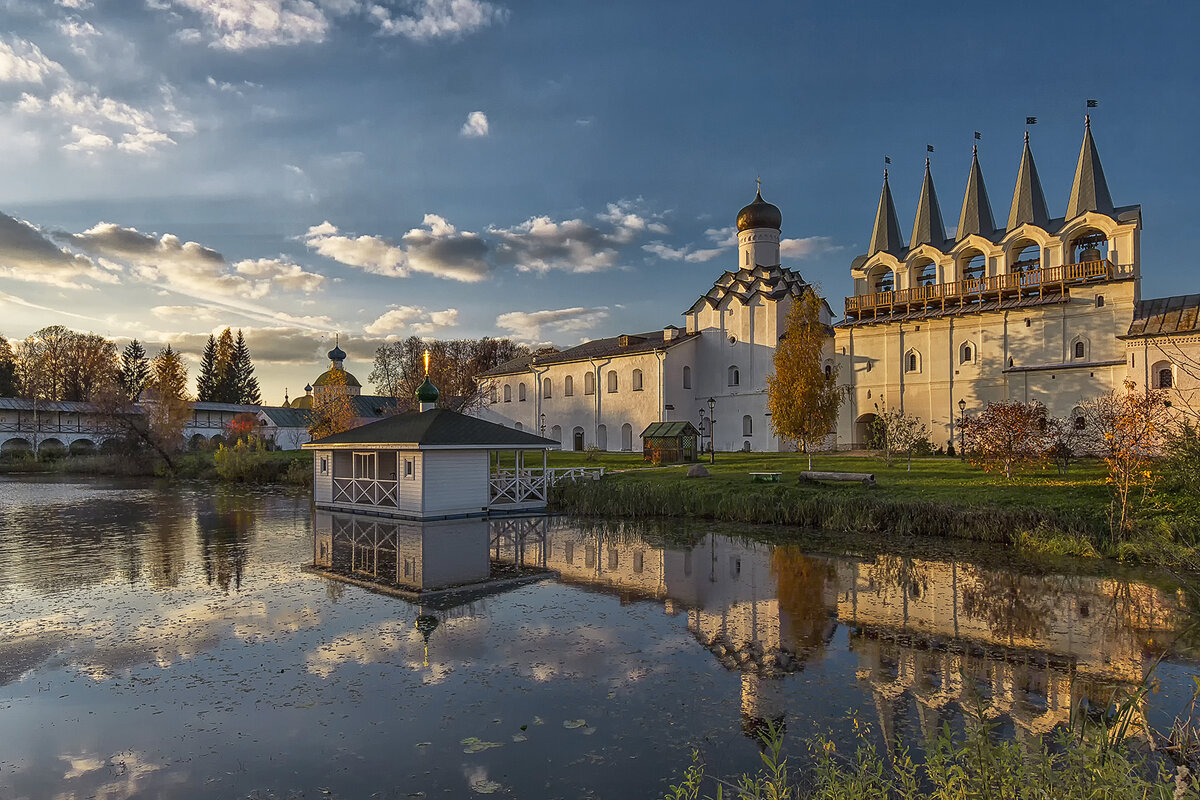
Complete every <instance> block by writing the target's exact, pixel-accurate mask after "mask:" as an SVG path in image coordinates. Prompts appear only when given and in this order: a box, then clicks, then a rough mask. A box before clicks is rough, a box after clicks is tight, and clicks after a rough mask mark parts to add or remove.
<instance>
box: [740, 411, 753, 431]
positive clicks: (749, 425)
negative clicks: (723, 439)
mask: <svg viewBox="0 0 1200 800" xmlns="http://www.w3.org/2000/svg"><path fill="white" fill-rule="evenodd" d="M753 435H754V419H753V418H752V417H751V416H750V415H749V414H746V415H745V416H744V417H742V436H753Z"/></svg>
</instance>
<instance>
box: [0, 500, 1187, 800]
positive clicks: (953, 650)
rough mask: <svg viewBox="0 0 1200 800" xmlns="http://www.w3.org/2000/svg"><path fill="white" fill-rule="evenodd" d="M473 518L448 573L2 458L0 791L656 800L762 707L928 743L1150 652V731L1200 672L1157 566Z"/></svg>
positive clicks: (262, 514)
mask: <svg viewBox="0 0 1200 800" xmlns="http://www.w3.org/2000/svg"><path fill="white" fill-rule="evenodd" d="M683 524H684V523H673V525H675V526H676V529H675V530H672V531H670V533H671V534H672V536H671V537H670V539H671V540H678V538H679V537H678V534H679V530H678V526H680V525H683ZM480 525H482V527H476V528H471V527H470V526H466V527H459V528H456V529H455V531H456V532H454V533H453V536H457V537H465V538H463V541H468V540H469V542H470V544H469V545H464V548H465V549H464V552H468V551H469V552H470V553H471V554H472V555H471V559H473V561H471V564H473V566H467V567H464V566H462V565H461V564H456V563H455V562H448V561H447V559H446V557H445V549H446V548H445V543H446V542H447V541H450V540H451V539H450V538H448V537H447V536H436V535H430V534H431V532H432V533H436V531H426V532H424V533H421V532H420V531H416V532H414V531H413V530H412V528H411V527H409V528H405V527H404V526H394V525H389V524H388V523H386V522H381V521H380V520H376V519H370V518H348V517H339V516H334V515H314V514H313V512H312V511H311V510H310V504H309V500H308V497H307V495H304V494H287V493H282V492H279V491H261V492H254V491H236V490H226V489H214V488H212V487H195V488H187V487H185V488H179V487H157V486H152V485H147V484H139V483H117V482H111V481H87V482H80V481H77V480H44V479H0V721H2V722H0V800H13V799H14V798H38V799H40V798H49V797H55V798H58V797H62V798H85V797H100V798H106V799H107V800H117V799H118V798H128V797H138V798H159V797H164V798H165V797H170V798H218V797H228V798H237V797H258V798H271V797H277V798H284V797H299V796H305V797H322V796H334V797H347V798H349V797H380V798H391V797H396V798H404V797H467V796H473V795H474V794H495V795H497V796H509V797H521V798H554V797H562V798H576V797H604V798H626V797H654V796H657V795H658V794H660V793H661V791H662V790H663V789H664V788H665V786H666V785H667V781H668V780H669V779H672V778H675V777H677V776H678V775H679V774H680V772H681V771H682V769H683V768H684V767H685V766H686V765H687V764H688V763H689V760H690V750H691V748H692V746H697V747H699V748H700V749H701V750H702V751H703V753H704V755H705V758H706V760H707V762H708V764H709V766H710V767H711V768H712V769H713V770H714V771H716V772H723V773H729V772H733V771H735V770H744V769H753V768H756V766H757V761H758V753H759V751H758V748H757V746H756V744H755V742H754V740H753V734H754V732H755V731H756V730H757V729H759V728H761V726H762V725H763V724H764V723H765V722H766V721H768V720H770V721H775V722H782V723H784V724H785V725H786V730H787V737H788V741H789V743H790V746H789V749H790V751H791V752H793V753H796V754H802V753H803V744H802V742H803V740H804V738H805V737H807V736H809V735H812V734H814V733H816V732H826V731H828V732H832V734H833V735H834V736H835V738H839V739H844V738H845V737H846V736H848V735H849V734H848V731H849V729H850V725H849V718H850V716H851V715H854V716H856V717H857V718H858V719H859V720H860V721H861V722H862V723H865V724H869V725H870V726H871V730H872V731H873V732H874V734H875V735H876V736H886V737H887V738H888V739H889V740H894V739H895V738H896V737H899V738H900V739H902V740H904V741H908V742H912V743H918V742H919V741H920V740H921V737H922V735H923V732H927V731H930V730H933V729H934V728H935V727H937V726H938V725H940V724H941V723H942V722H949V723H950V724H951V725H956V724H961V720H962V715H963V710H964V708H975V709H981V710H982V711H983V712H984V713H986V714H987V715H988V716H989V717H990V718H992V719H994V720H995V721H996V722H997V724H999V725H1000V726H1001V728H1002V730H1003V731H1005V732H1007V733H1008V734H1009V735H1012V736H1016V737H1018V738H1021V737H1027V736H1028V735H1029V734H1030V733H1039V732H1043V731H1046V730H1050V729H1052V728H1053V727H1054V726H1055V725H1056V724H1058V723H1061V722H1063V721H1064V720H1065V719H1066V718H1067V716H1068V715H1069V713H1070V709H1071V707H1072V704H1073V703H1079V702H1092V703H1103V702H1104V700H1105V699H1106V698H1107V697H1108V696H1109V693H1110V692H1111V691H1112V690H1113V689H1114V687H1118V688H1119V687H1121V686H1131V685H1134V684H1137V683H1138V682H1140V681H1142V680H1143V678H1144V677H1145V676H1146V674H1147V671H1148V670H1149V669H1150V666H1151V664H1153V663H1154V662H1155V661H1156V660H1157V659H1158V658H1159V656H1160V655H1162V654H1163V653H1164V652H1170V653H1171V655H1170V656H1169V657H1168V658H1167V659H1166V660H1164V661H1163V662H1162V663H1161V664H1159V666H1158V667H1157V669H1156V671H1155V678H1156V680H1157V681H1158V682H1159V683H1160V685H1161V691H1159V692H1158V693H1156V694H1154V695H1152V697H1151V699H1150V700H1149V701H1148V703H1147V704H1146V706H1145V707H1144V708H1143V711H1142V713H1143V714H1144V715H1145V717H1146V718H1147V719H1148V720H1149V722H1150V723H1151V724H1157V725H1165V724H1167V723H1169V721H1170V720H1171V719H1172V718H1173V716H1174V715H1175V714H1176V713H1178V712H1179V711H1181V710H1182V709H1183V708H1184V707H1185V706H1186V704H1187V701H1188V700H1190V697H1191V695H1190V688H1189V687H1190V686H1191V675H1193V674H1196V673H1197V672H1198V671H1200V670H1198V668H1197V665H1196V662H1194V661H1193V660H1191V659H1190V658H1189V657H1188V655H1187V654H1186V653H1181V652H1179V650H1180V648H1173V647H1172V645H1173V643H1174V640H1175V638H1176V635H1177V632H1178V631H1180V630H1181V629H1182V628H1183V627H1184V626H1185V625H1187V624H1188V622H1189V621H1190V612H1189V609H1188V607H1187V606H1188V603H1187V601H1186V600H1185V595H1184V594H1183V593H1182V592H1180V591H1179V590H1178V589H1177V588H1176V587H1175V585H1174V584H1173V583H1172V582H1171V580H1170V579H1169V578H1167V577H1164V576H1156V575H1149V574H1144V573H1119V574H1118V573H1115V572H1112V571H1111V569H1112V568H1111V567H1109V568H1108V569H1109V570H1110V571H1109V572H1107V573H1097V572H1096V571H1095V570H1097V569H1098V566H1097V565H1095V564H1091V565H1071V564H1063V563H1058V564H1055V565H1052V566H1051V565H1045V564H1041V565H1039V564H1026V563H1016V562H1015V561H1014V559H1013V557H1012V556H1011V554H1007V553H1002V552H991V553H990V552H988V551H987V550H986V549H981V548H980V547H978V546H976V545H972V546H971V547H969V548H957V549H956V548H955V547H954V546H947V545H945V544H939V543H911V542H910V543H906V544H905V545H904V546H903V547H899V546H891V547H879V546H869V545H865V544H859V545H856V546H854V547H853V553H852V554H850V555H847V554H845V552H846V546H845V543H844V542H843V543H842V544H841V545H840V550H839V551H835V550H834V548H833V547H831V546H830V545H829V544H828V543H825V544H820V543H816V544H812V545H808V544H806V545H803V546H795V545H793V546H786V547H782V546H781V547H771V546H768V545H764V544H761V543H756V542H755V541H753V540H752V539H751V538H748V537H746V536H745V534H746V532H747V531H745V530H738V529H733V528H723V527H722V528H718V527H711V526H709V527H702V526H693V527H692V528H691V530H689V531H688V533H689V534H691V535H693V536H694V539H692V541H697V542H698V544H696V545H694V546H688V547H685V546H663V545H661V544H658V543H660V542H663V541H666V540H667V539H666V538H664V536H663V533H664V530H663V529H662V528H658V529H654V528H649V529H648V528H639V527H636V526H622V525H619V524H615V525H594V524H588V523H576V522H571V521H566V520H551V521H545V520H543V521H536V522H522V521H512V520H510V521H507V522H505V523H496V524H491V525H489V524H487V523H480ZM481 554H482V555H481ZM514 562H515V564H514ZM453 569H467V570H468V571H471V570H474V571H475V572H478V571H479V570H482V571H483V573H484V575H483V576H480V575H473V576H464V575H455V574H452V573H453ZM447 570H450V572H447ZM489 571H490V572H491V573H492V577H493V578H500V579H501V580H499V581H493V582H492V583H490V584H486V585H484V586H482V587H479V588H476V589H474V590H471V591H465V592H456V593H449V594H447V593H435V594H425V595H422V596H421V598H420V600H413V599H409V598H408V597H407V596H406V595H404V594H403V593H399V592H396V591H393V590H391V589H388V588H382V587H380V586H377V585H371V584H401V585H405V586H408V587H410V588H411V587H419V586H422V584H424V585H425V587H426V588H428V587H429V586H433V585H439V586H440V585H445V584H446V583H459V582H462V580H464V579H471V580H474V579H476V578H478V577H486V573H488V572H489ZM334 573H340V574H339V575H334ZM343 575H344V576H348V577H349V578H350V580H351V581H352V582H347V581H346V580H343V579H342V576H343Z"/></svg>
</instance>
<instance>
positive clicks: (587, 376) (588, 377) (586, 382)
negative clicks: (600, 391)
mask: <svg viewBox="0 0 1200 800" xmlns="http://www.w3.org/2000/svg"><path fill="white" fill-rule="evenodd" d="M583 393H584V394H595V393H596V373H594V372H585V373H584V375H583Z"/></svg>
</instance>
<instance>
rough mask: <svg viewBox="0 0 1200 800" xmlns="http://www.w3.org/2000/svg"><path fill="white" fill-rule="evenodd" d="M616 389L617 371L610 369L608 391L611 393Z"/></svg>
mask: <svg viewBox="0 0 1200 800" xmlns="http://www.w3.org/2000/svg"><path fill="white" fill-rule="evenodd" d="M616 390H617V371H616V370H615V369H610V370H609V371H608V391H609V393H610V394H611V393H612V392H615V391H616Z"/></svg>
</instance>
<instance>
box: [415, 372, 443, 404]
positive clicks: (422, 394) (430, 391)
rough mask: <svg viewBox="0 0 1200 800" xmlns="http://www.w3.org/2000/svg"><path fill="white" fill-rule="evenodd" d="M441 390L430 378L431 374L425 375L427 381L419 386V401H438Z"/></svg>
mask: <svg viewBox="0 0 1200 800" xmlns="http://www.w3.org/2000/svg"><path fill="white" fill-rule="evenodd" d="M438 395H439V392H438V390H437V387H436V386H434V385H433V382H432V381H430V380H429V376H428V375H426V376H425V382H424V383H422V384H421V385H420V386H418V387H417V402H418V403H436V402H437V400H438Z"/></svg>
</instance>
